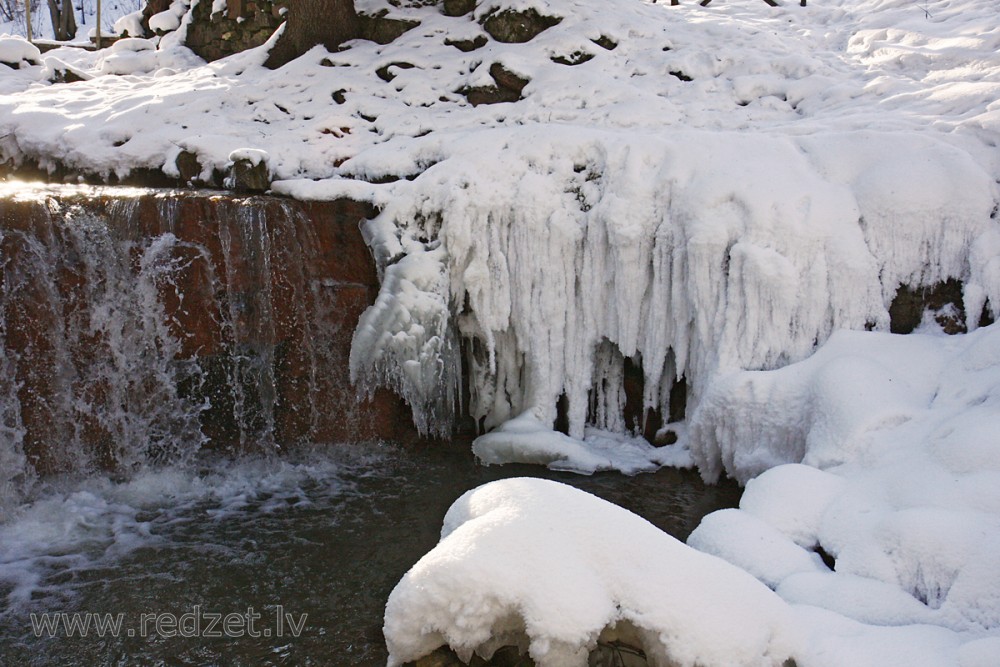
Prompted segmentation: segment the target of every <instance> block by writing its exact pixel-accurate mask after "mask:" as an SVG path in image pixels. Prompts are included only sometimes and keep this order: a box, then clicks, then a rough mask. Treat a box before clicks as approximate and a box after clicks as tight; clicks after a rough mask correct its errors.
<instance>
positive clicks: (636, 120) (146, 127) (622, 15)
mask: <svg viewBox="0 0 1000 667" xmlns="http://www.w3.org/2000/svg"><path fill="white" fill-rule="evenodd" d="M202 1H204V0H202ZM396 4H407V3H396ZM412 4H413V6H412V7H409V6H406V7H393V6H390V5H388V4H386V5H385V6H384V7H383V3H382V2H381V1H380V0H363V1H359V2H358V5H359V8H360V9H362V10H364V11H369V12H372V13H374V12H375V11H377V10H378V9H388V10H389V16H391V17H397V18H407V19H413V20H418V21H420V25H419V26H418V27H416V28H414V29H412V30H410V31H409V32H407V33H405V34H404V35H403V36H401V37H399V38H398V39H396V40H395V41H393V42H392V43H390V44H387V45H384V46H381V45H378V44H374V43H371V42H365V41H354V42H351V43H350V44H349V45H348V46H349V48H347V49H345V50H342V51H338V52H337V53H329V52H327V51H326V50H325V49H322V48H316V49H313V50H312V51H310V52H309V53H307V54H306V55H304V56H303V57H301V58H299V59H297V60H295V61H293V62H291V63H289V64H288V65H286V66H285V67H283V68H281V69H279V70H276V71H271V70H267V69H264V68H263V67H262V65H261V63H263V61H264V60H265V58H266V48H267V47H266V46H265V47H263V48H261V49H256V50H253V51H249V52H246V53H243V54H239V55H237V56H234V57H231V58H228V59H225V60H222V61H219V62H216V63H212V64H205V63H203V62H201V61H200V59H198V58H197V57H196V56H194V55H193V54H192V53H191V52H190V51H188V50H187V49H185V48H184V47H183V46H180V45H179V44H180V41H181V39H180V38H181V36H182V35H183V31H184V27H183V25H182V26H181V28H180V30H179V31H178V32H177V33H175V34H172V35H168V36H165V37H163V38H161V39H159V40H155V41H145V40H125V41H123V42H120V43H118V44H116V45H115V46H114V47H113V48H112V49H108V50H105V51H104V52H101V53H96V54H91V53H85V52H82V51H80V50H71V49H58V50H56V51H52V52H50V53H48V54H46V55H45V56H40V57H39V58H37V63H35V62H31V61H24V62H23V64H22V66H20V67H19V68H18V69H16V70H15V69H10V68H5V67H4V66H3V65H0V162H4V161H7V160H10V161H12V162H14V163H21V162H23V161H33V162H37V163H39V164H40V165H41V166H42V167H43V168H44V167H52V168H55V167H56V166H57V165H58V166H63V167H66V168H68V169H70V170H75V171H79V172H87V173H90V174H97V175H101V176H105V177H109V176H112V175H114V176H118V177H124V176H126V175H127V174H128V173H129V172H130V171H132V170H134V169H138V168H144V169H156V170H163V171H164V172H165V173H166V174H168V175H170V176H177V175H178V169H177V166H176V159H177V157H178V155H180V154H181V153H182V152H185V151H186V152H191V153H194V154H196V155H197V157H198V160H199V162H200V165H201V167H202V175H203V177H204V178H205V179H208V178H209V177H210V176H211V174H212V173H213V171H214V170H221V171H225V170H227V169H228V168H229V167H230V156H231V155H233V154H234V151H245V150H247V149H251V150H259V151H264V152H265V153H266V155H267V156H268V166H269V169H270V170H271V173H272V176H273V178H274V183H273V184H272V189H273V190H274V191H275V192H277V193H280V194H285V195H290V196H294V197H300V198H306V199H308V198H319V199H325V198H335V197H341V196H348V197H353V198H355V199H363V200H368V201H371V202H373V203H374V204H376V206H377V207H378V208H379V210H380V211H381V214H380V215H379V216H378V217H377V218H376V219H375V220H373V221H370V222H367V223H366V224H365V226H364V232H365V234H366V236H367V238H368V239H369V242H370V245H371V246H372V248H373V251H374V253H375V256H376V260H377V262H378V265H379V271H380V276H381V277H382V279H383V288H382V293H381V294H380V296H379V299H378V301H377V302H376V304H375V305H374V306H373V307H372V308H371V309H370V310H369V311H368V312H367V313H366V315H365V316H364V317H363V318H362V321H361V322H360V323H359V326H358V329H357V333H356V336H355V346H354V354H353V355H352V360H351V366H352V368H351V370H352V374H353V375H354V377H355V378H356V380H357V381H358V382H359V384H360V385H361V386H362V387H368V388H370V387H374V386H376V385H380V384H384V385H389V386H391V387H393V388H394V389H396V390H397V391H399V392H400V393H401V394H403V395H404V397H405V398H406V399H407V400H408V401H409V402H410V404H411V405H412V406H413V407H414V409H415V412H416V413H417V414H416V417H417V423H418V425H420V426H421V428H423V429H424V430H427V431H431V432H435V431H438V432H439V431H443V430H446V429H447V427H448V420H449V419H450V416H451V415H452V414H453V413H454V410H455V401H456V398H457V381H456V372H457V369H458V368H460V363H459V355H460V354H463V353H464V354H466V355H467V357H466V359H467V361H468V363H469V370H470V375H471V379H472V387H471V401H470V404H469V405H467V406H464V407H465V409H468V410H469V411H470V412H471V413H472V415H473V416H474V417H476V418H477V419H479V420H480V421H481V423H483V424H485V426H486V427H487V428H495V427H501V426H502V425H503V426H502V428H500V429H499V430H497V431H494V433H492V434H490V435H488V436H486V437H485V438H483V439H481V440H480V441H479V442H478V443H477V452H478V453H479V455H480V456H481V457H482V458H483V459H484V460H486V461H490V462H499V461H501V460H511V459H525V460H533V461H543V462H547V463H551V464H553V465H554V466H556V467H561V468H571V469H578V470H581V471H592V470H596V469H603V468H608V467H619V468H626V469H628V470H630V471H635V470H639V469H642V468H644V467H647V466H651V465H659V464H662V463H664V462H668V461H669V462H671V463H682V462H685V461H687V462H691V461H693V462H694V463H696V464H697V465H698V467H699V468H700V469H701V471H702V472H703V474H704V475H706V476H707V477H710V478H711V477H714V476H716V475H718V474H720V473H722V472H723V471H724V472H726V473H727V474H729V475H732V476H735V477H737V478H739V479H741V480H743V481H748V482H749V483H748V491H747V494H746V498H745V499H744V504H743V507H742V508H741V509H740V510H738V511H732V512H728V513H723V514H719V515H713V516H712V517H710V518H709V519H708V520H707V521H706V522H705V524H704V526H703V527H702V529H700V530H699V531H698V532H697V533H696V534H695V536H694V537H693V538H692V544H694V545H696V546H697V547H698V548H700V549H703V550H706V551H710V552H713V553H716V554H719V555H721V556H723V557H724V558H726V559H727V560H730V561H731V562H734V563H736V564H737V565H738V566H739V567H741V568H743V569H744V570H746V571H747V572H749V573H750V574H751V575H753V576H754V577H756V578H757V579H759V580H760V581H761V582H763V583H764V584H765V585H766V586H767V587H770V588H772V589H774V590H776V591H777V596H776V598H775V599H778V598H780V600H783V601H784V602H781V601H780V600H779V602H778V603H775V604H778V605H779V606H780V605H785V604H788V605H791V606H790V609H791V617H792V618H794V619H795V620H794V621H789V623H791V626H789V627H792V628H793V629H792V630H789V632H790V633H792V634H793V635H795V637H797V639H795V641H801V642H804V645H807V646H808V647H809V648H808V650H807V649H801V650H799V649H795V650H793V651H792V652H793V653H794V654H795V656H796V660H797V661H798V664H799V665H844V664H851V665H862V664H872V665H876V664H879V665H883V664H907V665H923V664H926V665H963V666H966V667H968V666H972V665H989V666H992V667H996V665H997V664H1000V659H998V658H997V656H1000V593H998V591H1000V583H998V579H997V571H998V570H997V567H996V565H995V561H996V556H997V554H1000V542H998V539H1000V538H998V535H1000V528H998V525H1000V499H998V496H997V493H998V491H997V489H1000V477H998V470H997V465H996V461H997V460H998V459H1000V436H998V435H997V433H998V432H1000V428H998V427H1000V406H998V396H1000V386H998V383H1000V354H998V353H997V349H998V346H1000V330H998V329H997V328H996V327H995V326H994V327H989V328H986V329H983V330H981V331H973V332H972V333H970V334H968V335H964V336H959V337H956V338H953V339H945V338H943V337H940V336H935V335H932V334H933V332H931V333H928V334H925V335H919V336H915V337H909V338H907V337H900V336H890V335H888V334H885V333H880V332H884V331H886V330H887V328H888V321H889V316H888V306H889V304H890V303H891V301H892V299H893V297H894V295H895V294H896V291H897V289H898V287H899V286H900V285H911V286H920V285H931V284H934V283H937V282H939V281H943V280H946V279H949V278H953V279H956V280H959V281H961V282H962V283H963V285H964V299H965V305H966V309H967V311H968V312H969V313H971V314H972V315H971V316H970V318H969V324H970V328H971V329H975V327H976V324H977V322H978V317H977V316H978V314H979V313H980V312H981V311H983V309H984V307H985V309H986V311H987V312H988V313H989V314H991V315H992V316H994V317H995V316H997V315H998V314H1000V227H998V224H1000V223H998V220H997V202H998V200H1000V193H998V186H997V183H998V182H1000V150H998V145H1000V25H998V23H997V20H996V18H997V8H996V6H995V5H994V4H993V3H990V2H982V1H981V0H936V1H932V0H927V1H926V2H913V1H912V0H830V1H828V2H818V1H817V2H813V3H810V4H809V6H808V7H799V6H798V3H794V4H793V3H786V4H785V5H784V6H781V7H777V8H769V7H767V6H766V5H765V4H764V3H762V2H759V0H753V1H751V0H726V1H723V0H716V2H713V3H712V4H711V5H709V6H708V7H704V8H702V7H699V6H697V5H694V4H685V5H682V6H679V7H671V6H669V5H666V4H659V5H658V4H652V3H649V2H643V1H642V0H483V1H482V2H480V3H479V6H478V7H477V8H476V10H475V12H474V14H473V15H470V16H464V17H447V16H444V15H443V14H441V13H440V11H439V8H438V7H436V6H433V5H431V6H422V3H412ZM178 6H179V5H178ZM529 7H530V8H535V9H537V11H538V12H539V13H541V14H544V15H547V16H556V17H560V18H561V19H562V20H561V21H560V22H559V23H558V24H556V25H554V26H552V27H549V28H548V29H546V30H544V31H543V32H541V33H540V34H539V35H538V36H536V37H535V38H534V39H532V40H530V41H528V42H526V43H518V44H513V43H501V42H498V41H495V40H492V39H487V40H486V42H485V44H484V45H483V46H481V47H479V48H475V49H473V50H471V51H462V50H459V49H458V48H456V47H455V46H453V45H451V44H452V43H454V42H455V41H457V40H472V39H474V38H475V37H479V36H482V35H484V34H485V33H484V32H483V29H482V27H481V22H482V21H483V20H484V19H485V18H486V17H487V15H489V14H490V12H491V11H493V10H495V9H498V8H512V9H518V10H523V9H525V8H529ZM4 48H8V49H10V50H12V51H16V50H17V49H16V48H15V47H14V46H6V47H4ZM571 62H578V63H579V64H575V65H571V64H567V63H571ZM495 66H500V67H502V70H501V69H499V67H495ZM66 68H71V69H72V70H74V71H76V72H78V73H79V74H82V75H83V78H87V79H89V80H87V81H83V82H78V83H72V84H50V83H49V81H50V80H51V79H52V78H53V75H54V73H55V72H58V71H65V70H66ZM491 71H492V72H493V74H491ZM504 71H506V73H508V74H514V75H517V77H519V78H520V79H521V80H527V83H526V85H525V86H524V88H523V90H522V91H521V93H520V96H521V97H522V99H521V100H520V101H516V102H506V103H499V104H480V105H478V106H473V105H472V104H470V103H469V101H468V99H467V97H466V94H465V93H467V92H468V91H469V90H470V89H476V88H478V87H489V86H493V85H494V84H495V82H496V81H495V79H503V80H504V81H508V82H509V80H510V77H509V76H508V75H505V74H504ZM386 79H388V80H386ZM255 154H256V153H255ZM865 328H874V329H875V330H876V331H873V332H864V331H863V330H864V329H865ZM842 329H848V330H853V332H850V333H846V332H839V330H842ZM835 332H838V333H835ZM831 336H832V338H831ZM828 339H829V342H827V343H826V345H825V346H823V347H820V346H822V345H823V343H824V342H826V341H827V340H828ZM817 348H819V351H818V352H817ZM626 358H632V359H634V360H637V361H638V360H641V365H642V369H643V373H644V380H645V382H644V402H645V405H646V406H647V407H649V408H658V409H660V410H661V411H663V413H664V414H666V412H667V411H666V408H667V406H668V403H669V392H670V388H671V384H672V382H673V380H674V379H676V378H678V377H681V376H683V377H685V378H686V380H687V385H688V387H690V395H689V401H688V415H689V419H688V423H687V424H686V425H682V426H681V427H679V428H678V432H679V433H680V434H681V436H682V437H681V441H680V442H679V443H678V444H677V445H676V446H674V447H673V448H671V449H668V450H666V451H664V450H655V449H653V448H651V447H647V448H645V449H643V448H642V446H641V445H639V444H638V443H636V442H635V441H634V440H631V439H628V438H624V437H622V440H623V441H626V444H628V447H626V448H625V449H624V450H621V451H627V452H628V458H627V460H624V459H622V460H618V461H615V460H614V458H615V457H614V452H615V451H616V447H615V446H613V445H612V444H610V443H611V441H612V440H613V439H614V437H617V436H615V435H614V434H618V436H621V435H622V434H623V433H624V431H625V425H624V423H623V420H622V406H623V404H624V400H625V397H624V393H623V392H622V391H621V378H622V375H623V368H624V365H625V360H626ZM774 369H779V370H774ZM592 388H596V389H595V390H594V391H591V390H592ZM562 396H565V397H566V405H567V406H568V414H567V415H566V416H567V418H568V423H569V436H562V435H561V434H554V433H552V432H551V431H549V430H547V425H548V424H551V423H553V420H554V418H555V417H556V405H557V402H558V401H559V399H560V397H562ZM588 412H590V413H591V417H592V419H591V421H592V422H593V423H590V424H588ZM515 418H516V419H515ZM511 420H513V421H511ZM588 440H589V441H590V443H591V444H592V445H593V444H596V445H599V447H598V448H596V449H595V448H593V447H592V448H591V449H590V450H587V449H585V447H586V443H587V441H588ZM0 447H6V448H7V450H9V451H6V452H4V451H0V458H3V457H4V456H6V457H7V459H9V460H17V456H16V454H17V452H14V451H13V448H14V447H16V444H0ZM574 452H576V453H574ZM609 452H610V454H609ZM781 464H792V465H791V466H789V467H775V466H781ZM553 493H557V492H553ZM504 502H506V501H504ZM503 506H504V507H506V505H503ZM518 512H521V510H518ZM525 512H527V510H525ZM522 513H523V512H522ZM528 514H530V513H528ZM484 516H486V515H484ZM529 518H530V517H529ZM526 520H528V519H526ZM531 520H534V519H531ZM554 521H556V522H557V523H558V522H559V521H558V520H555V519H554ZM567 521H569V520H567ZM470 523H471V521H470ZM571 523H572V522H569V523H567V525H570V524H571ZM568 530H569V529H568ZM573 530H575V529H573ZM637 530H639V529H637ZM446 532H448V531H447V530H446ZM456 533H457V531H456ZM574 539H575V538H574ZM643 539H645V538H643ZM650 540H651V542H650V543H651V544H652V543H653V542H655V541H656V540H655V539H654V538H650ZM446 541H447V540H444V541H442V545H445V542H446ZM609 546H611V547H613V546H614V545H609ZM817 547H822V551H823V552H824V553H826V554H828V555H829V556H831V557H832V558H833V559H835V562H836V566H835V571H833V572H831V571H829V570H828V569H826V566H825V565H822V563H821V560H820V559H819V556H814V555H811V551H812V550H813V549H815V548H817ZM650 548H651V549H657V548H659V547H655V546H654V547H650ZM664 548H666V547H664ZM669 549H673V547H670V548H669ZM678 553H685V554H686V553H687V552H683V551H679V552H678ZM612 555H614V556H618V555H620V554H618V553H617V552H614V553H613V554H612ZM598 556H600V557H601V558H603V557H604V556H601V555H600V554H599V553H597V554H596V555H595V556H594V557H595V558H597V557H598ZM554 557H556V558H559V556H554ZM609 557H610V556H609ZM671 558H673V557H671ZM677 558H680V559H682V560H684V561H685V562H686V561H687V560H688V559H690V560H691V562H692V563H693V562H695V560H694V559H693V557H690V556H689V555H684V556H677ZM444 561H445V562H450V561H449V560H448V558H445V559H444ZM662 566H663V567H666V568H668V569H669V568H670V567H671V565H670V562H669V561H667V562H664V563H663V565H662ZM685 567H686V566H685ZM698 567H700V566H698ZM698 567H696V568H695V569H696V570H697V569H698ZM713 567H714V566H713ZM655 570H656V568H650V569H636V570H635V572H636V574H635V576H637V577H653V578H655V577H656V576H657V575H656V574H654V572H655ZM580 576H581V577H584V578H585V577H588V576H590V575H589V574H587V572H581V573H580ZM692 576H694V575H692ZM695 580H697V577H696V578H695ZM581 585H582V584H581ZM616 585H617V584H616ZM443 599H444V600H445V601H446V602H447V601H448V598H447V596H445V597H444V598H443ZM608 599H614V596H612V597H611V598H608ZM601 604H603V602H602V603H601ZM719 604H725V599H722V600H721V601H720V602H719ZM768 604H771V603H768ZM640 611H641V610H640ZM400 613H404V614H405V613H407V612H405V611H403V612H400ZM650 613H651V614H653V612H652V611H650ZM782 613H784V612H782ZM654 616H655V614H654ZM654 616H651V617H650V618H653V617H654ZM456 622H457V621H456ZM548 622H550V620H549V619H546V618H542V619H539V620H538V623H540V624H541V625H540V626H539V627H543V628H544V627H547V626H546V625H545V624H546V623H548ZM651 622H652V621H651ZM779 625H780V626H781V627H782V628H785V627H786V625H785V621H781V623H779ZM587 627H588V628H589V627H591V626H587ZM595 627H596V626H595ZM649 629H650V630H656V629H657V628H649ZM663 630H664V632H667V633H668V634H669V631H668V629H666V628H664V629H663ZM437 631H439V632H445V629H444V628H437ZM587 632H590V630H587ZM795 633H799V634H795ZM584 634H586V633H584ZM576 636H577V637H580V636H583V635H576ZM586 637H588V638H589V637H590V635H586ZM411 639H412V641H418V640H417V639H413V638H410V639H407V640H406V641H410V640H411ZM419 641H423V640H419ZM470 641H471V640H470ZM586 641H589V639H586ZM539 650H540V649H539ZM765 653H766V654H767V655H769V656H771V657H775V659H777V658H776V654H775V655H771V653H767V652H765ZM762 655H764V654H762ZM769 659H770V658H769ZM782 659H783V658H782ZM725 663H726V661H725V659H722V660H721V662H719V663H718V664H725ZM778 664H780V660H779V662H778Z"/></svg>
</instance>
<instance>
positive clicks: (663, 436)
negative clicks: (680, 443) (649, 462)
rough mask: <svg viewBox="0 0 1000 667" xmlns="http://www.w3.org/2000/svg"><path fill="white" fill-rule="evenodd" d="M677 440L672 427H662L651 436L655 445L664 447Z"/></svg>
mask: <svg viewBox="0 0 1000 667" xmlns="http://www.w3.org/2000/svg"><path fill="white" fill-rule="evenodd" d="M676 442H677V432H676V431H674V430H673V429H669V428H668V429H662V430H660V431H657V433H656V435H655V436H654V437H653V444H654V445H655V446H657V447H666V446H667V445H672V444H674V443H676Z"/></svg>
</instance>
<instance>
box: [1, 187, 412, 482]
mask: <svg viewBox="0 0 1000 667" xmlns="http://www.w3.org/2000/svg"><path fill="white" fill-rule="evenodd" d="M137 192H138V191H127V190H126V191H121V190H119V191H116V190H114V189H101V190H89V189H81V188H62V189H51V190H43V189H40V190H36V191H33V192H32V193H31V194H29V195H20V196H17V197H16V198H15V197H14V196H7V197H5V198H0V260H2V268H3V270H2V274H0V278H2V283H0V342H2V344H3V345H2V350H3V352H2V355H0V369H2V371H3V372H2V373H0V417H2V419H3V424H2V425H0V426H2V428H3V429H4V432H5V433H6V434H7V435H9V436H10V440H11V442H13V443H15V446H17V447H18V448H19V449H20V450H21V453H23V456H24V458H25V459H26V460H27V462H28V465H30V466H31V468H33V470H34V471H35V472H38V473H47V472H53V471H80V470H88V469H93V468H103V469H110V470H117V469H128V468H130V467H134V466H136V465H140V464H143V463H145V462H150V461H158V460H178V459H184V458H186V457H188V456H190V455H191V454H192V453H193V452H194V451H196V450H197V449H198V448H200V447H202V446H206V447H211V448H221V449H226V450H232V451H234V452H239V451H255V450H268V449H283V448H287V447H292V446H295V445H297V444H300V443H336V442H343V441H357V440H366V439H376V438H380V439H391V440H395V441H404V442H405V441H412V440H414V439H415V437H416V436H415V430H414V428H413V426H412V417H411V415H410V413H409V410H408V409H407V408H406V406H405V405H404V404H403V403H402V402H401V401H400V400H399V399H398V398H396V397H395V396H393V395H391V394H389V393H380V394H376V396H375V397H374V399H373V400H372V401H369V402H361V401H359V400H358V399H357V397H356V392H355V389H354V388H353V387H352V386H351V385H350V382H349V379H348V356H349V352H350V345H351V336H352V333H353V330H354V327H355V325H356V323H357V321H358V317H359V316H360V314H361V313H362V311H363V310H364V309H365V308H366V307H367V306H368V305H369V304H370V303H372V302H373V300H374V298H375V295H376V293H377V290H378V282H377V277H376V274H375V271H374V268H373V263H372V260H371V256H370V253H369V251H368V249H367V247H366V246H365V243H364V241H363V239H362V237H361V234H360V231H359V230H358V221H359V220H361V219H362V218H364V217H366V216H368V215H370V214H371V211H370V210H368V208H367V207H366V206H365V205H361V204H357V203H355V202H351V201H337V202H330V203H312V204H303V203H297V202H291V201H286V200H280V199H276V198H268V197H242V198H234V197H220V196H214V195H211V194H206V193H187V194H182V193H177V192H170V193H167V194H163V193H160V194H148V193H147V194H137Z"/></svg>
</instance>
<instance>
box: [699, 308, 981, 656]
mask: <svg viewBox="0 0 1000 667" xmlns="http://www.w3.org/2000/svg"><path fill="white" fill-rule="evenodd" d="M998 425H1000V325H996V324H995V325H992V326H990V327H987V328H983V329H980V330H978V331H976V332H973V333H970V334H967V335H963V336H956V337H944V336H941V335H937V336H933V335H917V334H914V335H910V336H905V337H904V336H893V335H887V334H879V333H874V332H838V333H837V334H835V335H834V336H833V337H832V338H831V339H830V340H829V341H828V342H827V344H826V345H824V346H823V347H822V348H821V349H820V350H819V351H818V352H817V353H816V354H815V355H813V356H812V357H810V358H809V359H807V360H805V361H803V362H800V363H797V364H793V365H791V366H788V367H786V368H782V369H780V370H776V371H766V372H764V371H756V372H751V371H744V372H738V373H734V374H732V375H730V376H726V377H720V378H719V379H718V380H717V381H716V382H715V383H714V384H713V385H712V387H711V388H710V390H709V392H708V396H706V398H705V400H704V401H703V403H702V406H701V409H700V410H699V412H698V413H697V414H696V415H695V417H694V420H693V424H692V429H693V430H700V431H703V433H702V436H701V437H700V438H698V439H697V440H696V442H701V443H704V446H703V447H701V448H697V447H695V448H694V449H693V451H692V453H693V455H694V457H695V459H696V460H697V461H698V462H699V464H700V465H701V466H702V469H703V471H705V472H706V474H713V473H715V472H717V471H719V470H720V469H722V468H724V469H725V470H727V471H728V472H729V473H730V474H732V475H735V476H737V477H739V478H740V479H744V480H747V479H749V481H747V485H746V492H745V493H744V495H743V498H742V499H741V501H740V509H739V510H727V511H724V512H717V513H715V514H712V515H709V516H708V517H706V518H705V520H704V521H703V522H702V524H701V525H700V526H699V527H698V529H697V530H696V531H695V532H694V533H693V534H692V535H691V537H690V539H689V544H691V545H692V546H694V547H696V548H698V549H702V550H705V551H708V552H710V553H714V554H716V555H719V556H721V557H723V558H725V559H727V560H729V561H730V562H732V563H734V564H736V565H739V566H740V567H742V568H743V569H745V570H746V571H748V572H750V573H752V574H754V576H756V577H758V578H759V579H760V580H761V581H763V582H764V583H766V584H767V585H768V586H770V587H771V588H773V589H775V590H776V591H777V592H778V594H779V595H781V596H782V597H783V598H785V599H786V600H787V601H789V602H792V603H796V604H799V605H810V606H815V607H822V608H825V609H827V610H830V611H832V612H836V613H838V614H840V615H843V616H845V617H848V618H851V619H853V620H854V621H857V622H860V623H865V624H871V625H880V626H905V625H913V624H926V625H935V626H939V627H940V628H945V629H948V630H950V631H954V632H956V633H966V635H981V634H985V635H987V636H991V637H993V638H994V639H996V638H997V637H998V636H1000V635H998V633H1000V569H998V568H997V565H996V562H997V554H1000V437H998V433H1000V431H998ZM799 461H801V462H802V463H798V462H799ZM786 462H788V463H787V464H786V465H779V464H781V463H786ZM803 463H804V464H806V465H803ZM774 466H776V467H774ZM765 469H767V470H766V471H764V470H765ZM751 477H752V479H750V478H751ZM815 552H820V553H825V554H828V556H829V558H831V559H833V562H834V570H833V571H829V570H828V569H827V568H826V567H822V566H819V565H818V563H817V559H816V553H815ZM970 650H971V649H970ZM997 655H1000V654H994V660H995V659H996V657H997ZM945 664H947V663H945ZM993 664H995V663H993Z"/></svg>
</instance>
